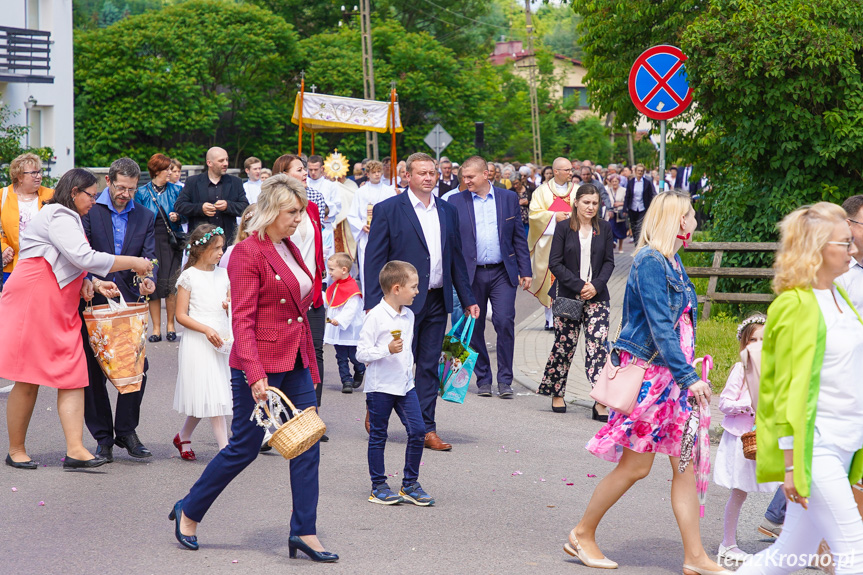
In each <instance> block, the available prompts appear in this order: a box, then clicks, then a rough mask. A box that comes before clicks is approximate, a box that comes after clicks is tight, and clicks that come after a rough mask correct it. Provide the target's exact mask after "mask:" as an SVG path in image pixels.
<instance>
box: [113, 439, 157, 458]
mask: <svg viewBox="0 0 863 575" xmlns="http://www.w3.org/2000/svg"><path fill="white" fill-rule="evenodd" d="M114 445H116V446H117V447H122V448H123V449H125V450H126V451H128V452H129V455H131V456H132V457H134V458H136V459H145V458H147V457H153V454H152V453H150V450H149V449H147V448H146V447H144V445H143V444H142V443H141V440H140V439H138V434H137V433H130V434H129V435H124V436H122V437H118V438H117V439H115V440H114Z"/></svg>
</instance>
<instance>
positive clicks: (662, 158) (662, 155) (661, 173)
mask: <svg viewBox="0 0 863 575" xmlns="http://www.w3.org/2000/svg"><path fill="white" fill-rule="evenodd" d="M659 191H660V192H664V191H665V120H660V121H659Z"/></svg>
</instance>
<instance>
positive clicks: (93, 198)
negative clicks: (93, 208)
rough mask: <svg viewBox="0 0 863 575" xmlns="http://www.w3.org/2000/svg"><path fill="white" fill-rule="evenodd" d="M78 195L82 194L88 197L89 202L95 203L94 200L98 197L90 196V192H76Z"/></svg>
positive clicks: (97, 195) (96, 195)
mask: <svg viewBox="0 0 863 575" xmlns="http://www.w3.org/2000/svg"><path fill="white" fill-rule="evenodd" d="M78 193H79V194H84V195H85V196H89V197H90V201H91V202H95V201H96V198H98V197H99V194H91V193H90V192H85V191H84V190H78Z"/></svg>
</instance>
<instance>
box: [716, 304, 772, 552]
mask: <svg viewBox="0 0 863 575" xmlns="http://www.w3.org/2000/svg"><path fill="white" fill-rule="evenodd" d="M766 321H767V318H766V317H765V316H764V314H760V313H755V314H752V315H751V316H749V317H748V318H746V319H745V320H743V323H741V324H740V326H738V328H737V339H738V340H739V341H740V351H741V352H742V351H743V350H744V349H746V347H748V346H749V345H750V344H752V343H754V342H758V341H762V340H763V339H764V323H765V322H766ZM743 373H744V370H743V364H742V363H740V362H737V363H735V364H734V367H732V368H731V373H729V374H728V380H727V381H726V383H725V388H724V389H723V390H722V393H721V394H720V396H719V410H720V411H721V412H722V413H724V414H725V418H724V419H723V420H722V427H723V428H724V431H723V432H722V439H721V440H720V441H719V449H718V450H717V451H716V462H715V464H714V471H713V481H714V482H715V483H716V484H717V485H720V486H722V487H725V488H726V489H730V490H731V495H730V496H729V497H728V503H726V504H725V533H724V537H723V539H722V544H721V545H719V552H718V555H719V559H720V560H721V561H726V562H727V561H738V562H740V561H745V560H747V559H748V558H749V557H750V556H751V555H750V554H749V553H746V552H744V551H741V550H740V548H739V547H738V546H737V521H738V519H739V518H740V509H741V507H743V502H744V501H746V494H747V493H753V492H762V493H772V492H774V491H776V487H777V486H778V484H777V483H761V484H759V483H758V481H756V479H755V462H754V461H752V460H749V459H746V458H745V457H743V441H742V440H741V439H740V436H741V435H743V434H744V433H746V432H748V431H750V430H751V429H752V426H753V425H754V424H755V409H754V408H753V406H752V399H751V396H750V393H749V386H748V385H747V384H746V381H745V379H744V377H743ZM721 561H720V563H721Z"/></svg>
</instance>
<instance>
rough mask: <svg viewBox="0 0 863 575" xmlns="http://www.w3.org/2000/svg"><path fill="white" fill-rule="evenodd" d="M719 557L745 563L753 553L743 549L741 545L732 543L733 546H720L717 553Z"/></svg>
mask: <svg viewBox="0 0 863 575" xmlns="http://www.w3.org/2000/svg"><path fill="white" fill-rule="evenodd" d="M717 555H718V556H719V559H720V560H722V559H725V560H726V561H736V562H737V563H743V562H744V561H746V560H748V559H749V558H750V557H752V554H751V553H746V552H745V551H741V550H740V547H738V546H737V545H732V546H731V547H725V546H724V545H720V546H719V552H718V553H717Z"/></svg>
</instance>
